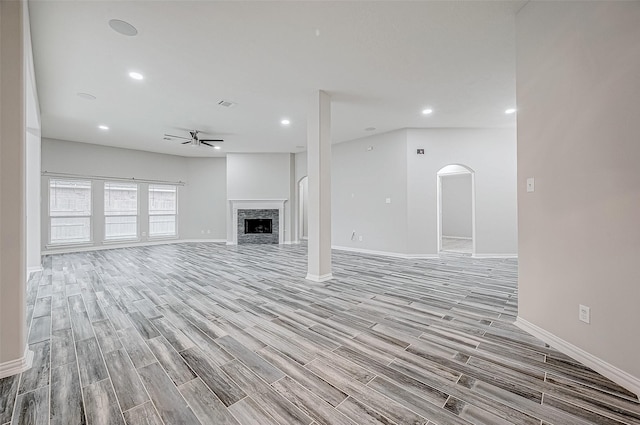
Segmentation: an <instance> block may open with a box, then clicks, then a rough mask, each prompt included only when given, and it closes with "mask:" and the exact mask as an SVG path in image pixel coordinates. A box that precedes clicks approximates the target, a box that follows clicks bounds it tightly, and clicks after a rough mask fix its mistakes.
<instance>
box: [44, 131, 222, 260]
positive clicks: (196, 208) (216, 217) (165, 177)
mask: <svg viewBox="0 0 640 425" xmlns="http://www.w3.org/2000/svg"><path fill="white" fill-rule="evenodd" d="M42 170H43V171H47V172H53V173H70V174H77V175H84V176H104V177H118V178H136V179H141V180H161V181H170V182H179V181H182V182H185V183H186V184H185V185H184V186H179V187H178V236H179V238H180V239H218V240H224V238H225V227H224V225H221V224H220V223H225V220H226V217H225V209H224V208H225V207H224V205H225V203H226V202H225V201H226V195H225V191H226V180H225V179H226V173H225V164H224V159H222V160H221V159H218V158H185V157H180V156H173V155H164V154H157V153H150V152H143V151H136V150H130V149H122V148H112V147H107V146H100V145H92V144H87V143H76V142H68V141H60V140H50V139H43V143H42ZM42 181H43V182H42V187H43V188H44V190H43V191H42V205H43V211H42V214H41V215H42V229H43V232H42V247H43V249H46V244H47V238H48V231H47V214H48V186H47V179H46V177H43V180H42ZM98 182H100V181H98ZM143 186H144V185H143ZM145 187H146V186H145ZM103 193H104V192H103V188H102V185H101V184H94V190H93V198H94V220H95V223H94V226H93V228H94V240H95V241H96V242H95V244H96V245H99V244H100V242H98V241H100V240H101V239H102V238H101V235H102V232H103V228H104V219H103V217H102V216H101V214H99V213H98V214H96V213H95V212H96V211H97V212H99V211H101V210H102V208H101V199H103ZM146 196H147V192H146V190H144V191H142V190H141V192H140V193H139V197H140V200H141V202H140V204H141V205H140V207H141V208H140V212H139V215H140V217H141V220H140V222H141V229H140V233H142V232H143V231H145V227H144V223H145V222H146V220H143V219H142V217H143V216H146V211H147V210H146V208H145V206H146V204H147V203H146V202H144V199H143V198H145V197H146ZM145 199H146V198H145ZM202 230H205V233H204V234H202ZM208 230H211V233H208V232H207V231H208ZM145 241H147V237H146V236H142V235H140V242H145ZM109 246H114V244H113V243H109Z"/></svg>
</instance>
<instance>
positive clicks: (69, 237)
mask: <svg viewBox="0 0 640 425" xmlns="http://www.w3.org/2000/svg"><path fill="white" fill-rule="evenodd" d="M90 241H91V181H89V180H58V179H50V180H49V242H50V243H51V244H71V243H81V242H90Z"/></svg>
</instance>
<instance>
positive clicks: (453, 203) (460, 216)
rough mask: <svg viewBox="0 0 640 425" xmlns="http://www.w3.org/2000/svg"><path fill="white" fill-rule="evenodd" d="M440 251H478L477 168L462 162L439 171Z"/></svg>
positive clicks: (470, 252)
mask: <svg viewBox="0 0 640 425" xmlns="http://www.w3.org/2000/svg"><path fill="white" fill-rule="evenodd" d="M437 175H438V252H457V253H463V254H474V253H475V251H476V250H475V242H476V238H475V234H476V231H475V221H476V220H475V184H474V183H475V182H474V177H475V176H474V171H473V170H472V169H471V168H469V167H467V166H465V165H461V164H450V165H447V166H445V167H442V168H441V169H440V170H439V171H438V173H437Z"/></svg>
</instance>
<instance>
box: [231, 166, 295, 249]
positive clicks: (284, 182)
mask: <svg viewBox="0 0 640 425" xmlns="http://www.w3.org/2000/svg"><path fill="white" fill-rule="evenodd" d="M294 180H295V158H294V155H293V154H287V153H258V154H245V153H230V154H227V199H244V200H249V199H250V200H258V199H262V200H267V199H286V200H287V202H285V204H284V211H285V212H284V215H285V216H284V223H285V224H284V232H285V233H284V241H285V243H287V242H291V241H292V240H293V238H295V235H294V232H293V229H294V227H293V224H294V223H293V220H292V217H293V215H292V209H295V205H296V204H295V202H292V200H294V199H295V197H296V195H295V191H296V188H297V183H296V182H295V181H294ZM230 215H231V211H230V208H229V207H228V206H227V223H228V225H227V240H228V241H232V240H233V233H232V232H234V231H235V229H232V228H231V227H232V226H231V224H230V223H232V222H233V220H232V218H231V216H230Z"/></svg>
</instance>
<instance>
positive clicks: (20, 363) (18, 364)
mask: <svg viewBox="0 0 640 425" xmlns="http://www.w3.org/2000/svg"><path fill="white" fill-rule="evenodd" d="M32 364H33V351H31V350H29V346H28V345H27V346H26V347H24V355H23V356H22V357H20V358H19V359H15V360H10V361H8V362H4V363H0V379H1V378H6V377H7V376H11V375H17V374H18V373H22V372H24V371H25V370H27V369H29V368H31V365H32Z"/></svg>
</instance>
